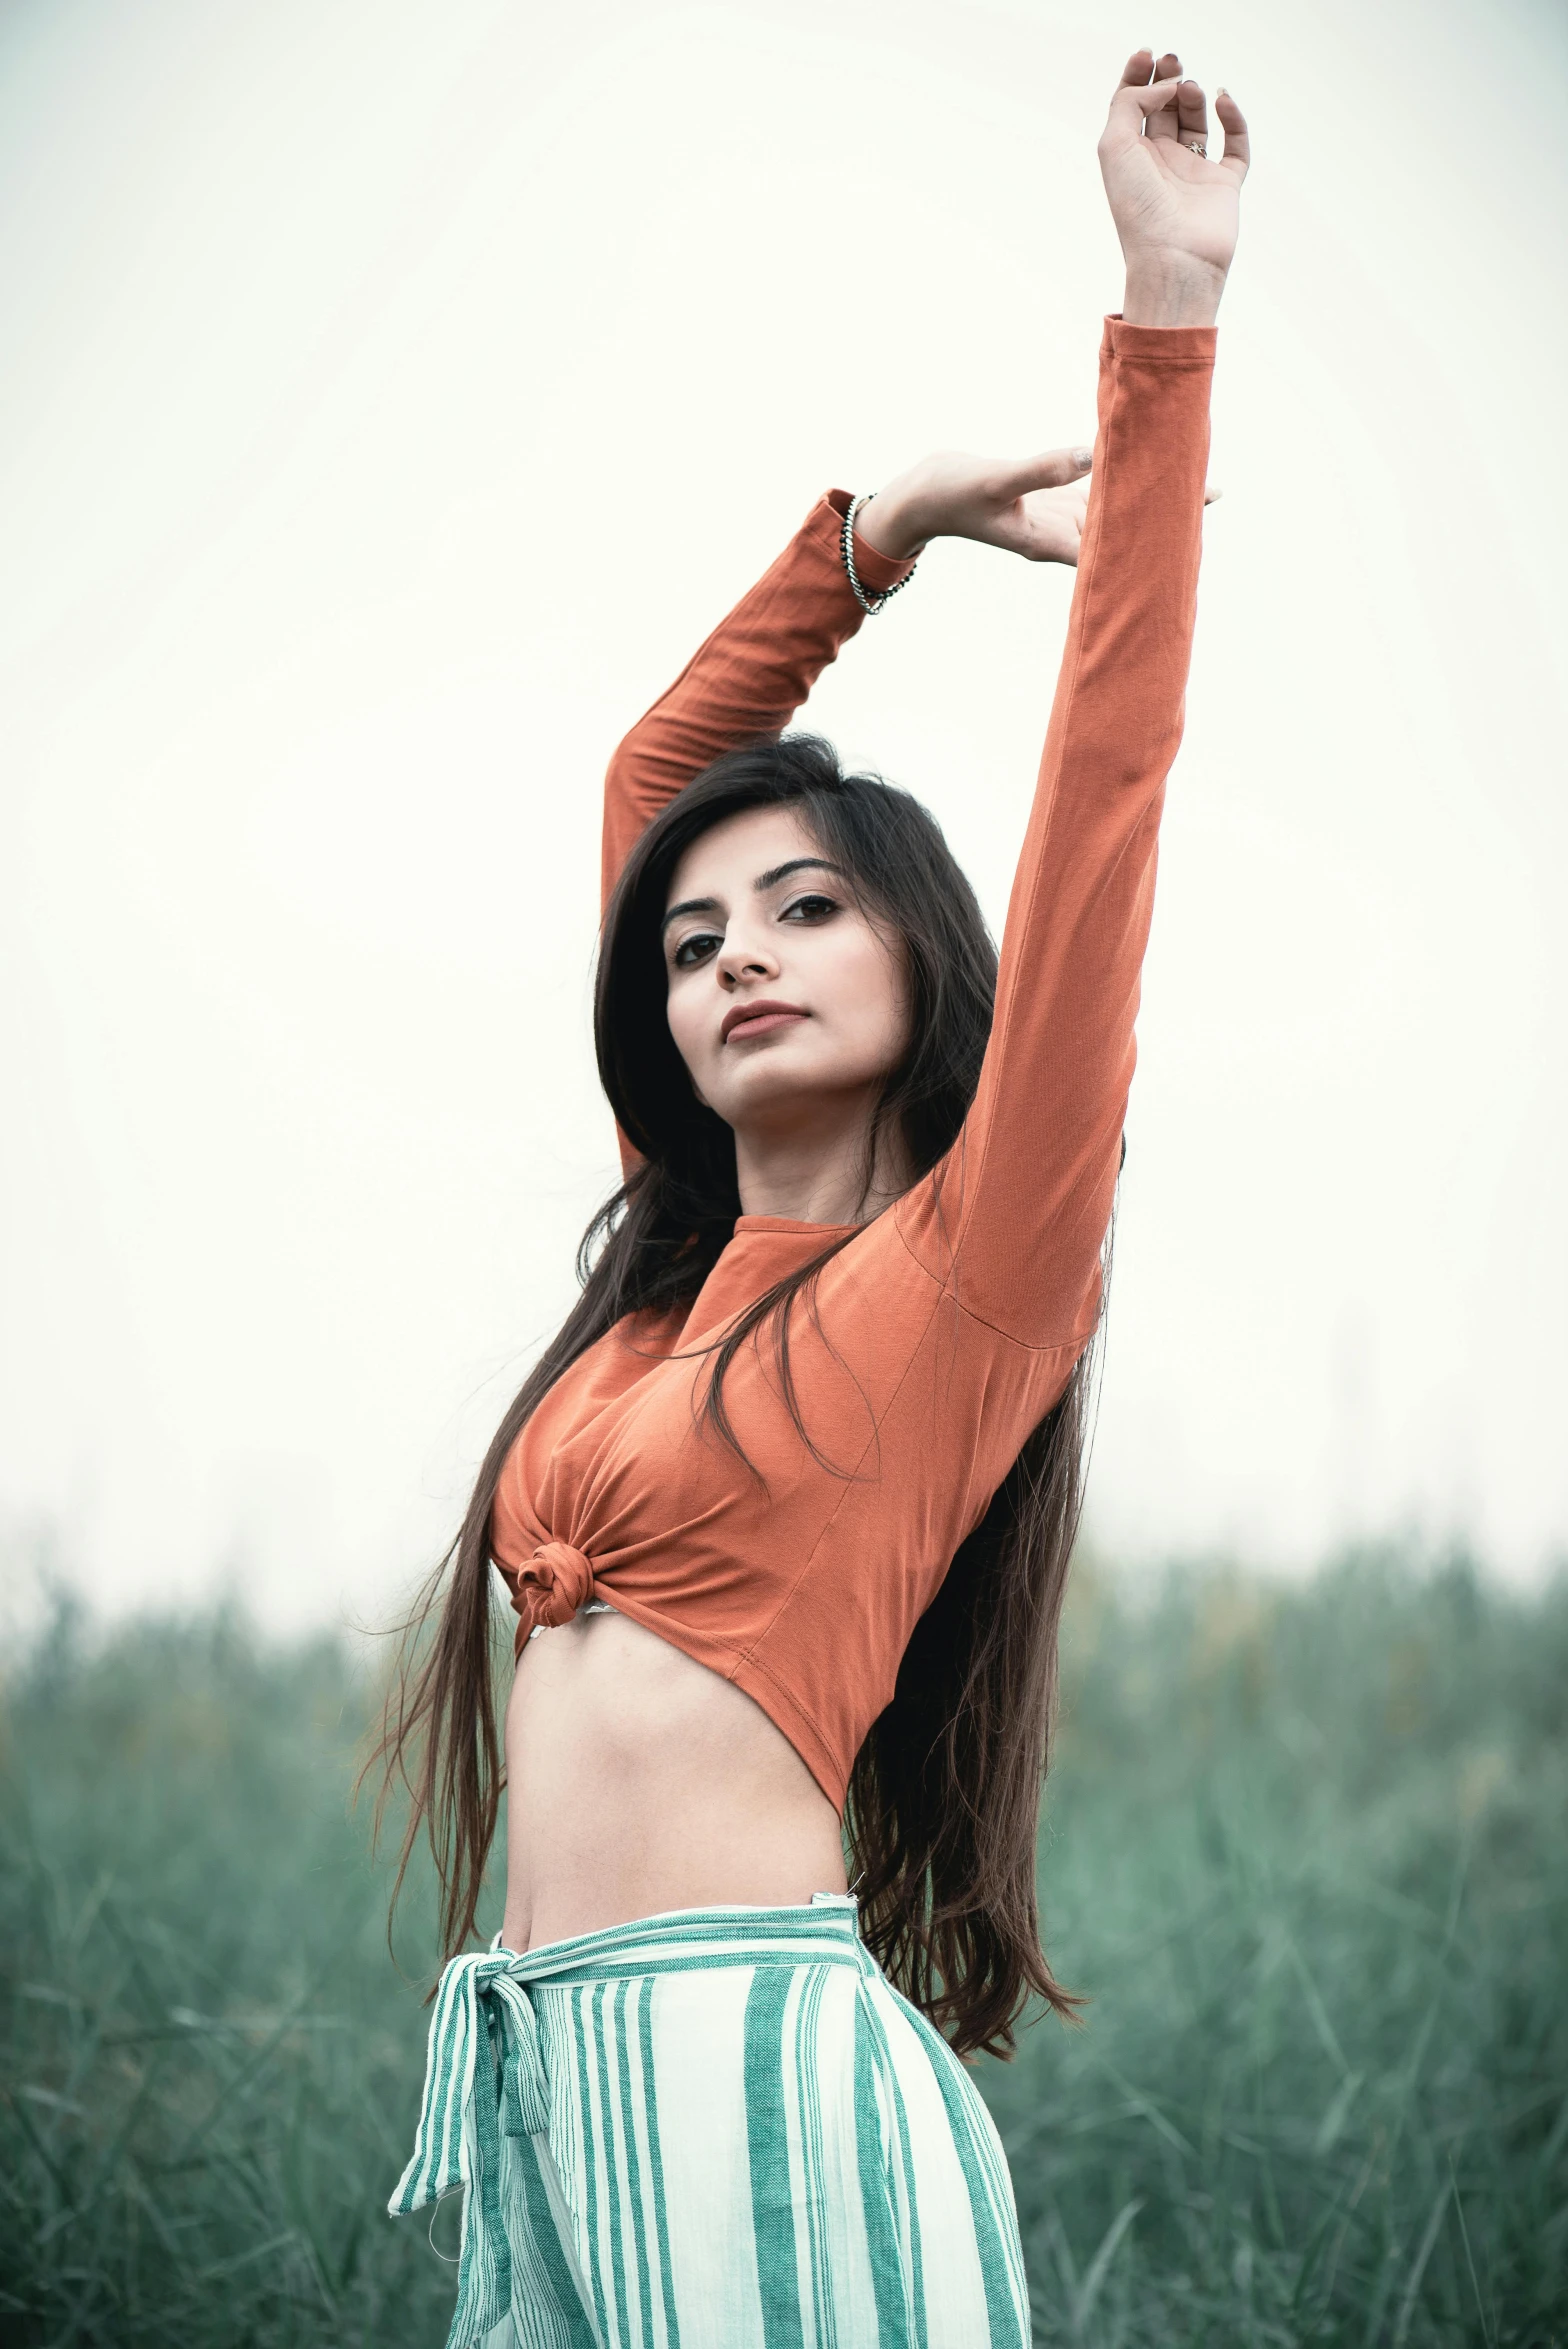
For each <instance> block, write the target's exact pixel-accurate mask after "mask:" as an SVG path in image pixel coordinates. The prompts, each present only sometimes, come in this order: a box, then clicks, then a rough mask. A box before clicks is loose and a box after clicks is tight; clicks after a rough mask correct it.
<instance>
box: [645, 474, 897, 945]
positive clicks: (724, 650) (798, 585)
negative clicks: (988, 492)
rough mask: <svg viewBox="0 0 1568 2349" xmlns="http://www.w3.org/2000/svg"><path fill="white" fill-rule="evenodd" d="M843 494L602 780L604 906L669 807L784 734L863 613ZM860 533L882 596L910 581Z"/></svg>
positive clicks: (726, 625) (816, 510) (862, 559)
mask: <svg viewBox="0 0 1568 2349" xmlns="http://www.w3.org/2000/svg"><path fill="white" fill-rule="evenodd" d="M849 502H850V501H849V498H848V495H847V494H846V492H845V491H843V490H839V489H835V490H830V491H829V492H828V493H827V495H826V496H825V497H821V498H819V499H818V500H817V503H816V504H815V505H814V506H813V507H812V509H811V511H810V513H809V514H808V515H807V516H806V519H805V521H804V522H803V523H802V524H801V526H800V528H799V530H797V531H796V533H795V535H794V537H793V538H792V539H791V540H790V542H789V545H788V546H787V547H786V548H785V549H784V552H783V553H782V554H781V555H780V556H779V558H778V560H777V562H776V563H774V564H773V565H772V567H771V568H770V569H769V570H767V571H765V572H764V573H763V575H762V577H761V578H760V579H759V580H758V582H757V584H756V586H755V587H754V588H752V590H751V592H750V593H749V594H748V595H744V596H742V598H741V600H740V602H739V603H738V604H737V605H736V606H735V609H734V610H733V611H732V612H731V613H730V615H729V617H728V618H727V619H725V620H721V621H720V622H719V625H718V627H717V628H715V630H714V631H713V634H712V635H711V636H710V637H709V638H708V640H707V642H706V643H705V644H703V645H701V646H699V648H698V650H697V651H696V652H695V653H694V654H693V655H692V657H691V659H690V660H689V661H688V662H687V664H686V666H685V668H684V669H683V670H682V671H681V673H680V675H679V676H678V677H677V678H676V680H675V683H674V684H673V685H672V686H671V687H670V688H669V690H668V692H666V693H663V694H661V695H660V697H659V699H658V700H657V701H656V702H655V703H654V705H653V707H652V709H651V710H649V712H648V714H647V716H646V717H643V718H639V719H638V721H637V724H636V725H635V726H634V727H633V728H632V730H631V732H630V733H629V734H628V735H627V737H626V739H625V741H624V742H623V743H622V744H621V746H620V748H619V749H618V750H617V751H616V753H615V756H614V758H613V759H612V760H611V761H610V768H609V772H608V774H607V775H606V776H605V780H604V844H603V860H602V864H601V869H600V881H601V901H602V902H608V899H609V895H610V891H611V890H612V889H613V888H614V886H615V884H616V881H617V880H618V879H619V877H620V871H621V867H622V865H624V863H625V862H626V858H627V856H628V854H629V852H630V850H631V848H632V845H633V843H634V842H635V841H636V840H637V838H638V836H639V834H640V833H642V832H643V831H644V830H645V829H646V827H647V826H648V824H650V823H651V822H652V820H653V818H654V817H655V816H656V815H657V814H658V813H659V811H660V809H661V808H663V807H665V806H667V805H668V803H669V801H670V800H672V799H673V798H674V797H675V794H676V793H677V792H678V791H679V790H681V789H682V787H683V786H684V785H685V784H687V783H689V782H690V781H691V779H692V777H693V776H694V775H700V774H701V772H702V770H703V768H704V767H707V766H711V765H712V763H713V761H714V760H715V759H716V758H718V757H719V756H720V755H721V754H722V753H723V752H724V751H727V750H734V749H736V748H737V747H738V746H739V745H740V744H741V743H745V742H754V741H756V740H757V738H758V737H759V736H760V735H764V734H778V733H780V732H782V730H783V728H784V727H786V726H787V725H788V724H789V721H790V719H791V718H792V717H793V716H794V714H795V712H796V711H797V710H798V709H799V707H800V705H801V703H802V702H803V701H804V700H805V698H806V696H807V694H808V693H809V692H810V691H811V688H812V686H813V685H814V684H815V683H816V681H817V679H818V677H820V676H821V674H822V672H823V670H824V669H825V668H826V667H827V665H828V663H829V662H830V661H831V660H832V659H834V657H835V656H836V654H837V652H838V650H839V647H840V646H841V645H843V644H845V643H847V642H848V640H849V638H850V637H852V636H853V635H854V634H855V632H856V630H857V629H858V628H859V626H860V623H861V621H862V620H863V619H864V618H865V612H864V610H863V608H862V607H861V605H860V604H859V603H858V602H857V600H856V598H855V596H854V593H853V592H852V590H851V588H850V584H849V577H848V574H847V572H846V571H845V569H844V564H843V561H842V558H841V554H840V547H839V539H840V533H841V531H842V529H843V519H844V516H845V514H846V513H847V512H848V510H849ZM912 559H913V558H912V557H910V556H900V557H894V558H889V557H888V556H886V555H883V554H881V553H879V552H878V551H877V549H876V548H875V547H872V546H870V545H868V544H867V543H866V541H865V540H864V538H863V537H862V535H861V534H860V532H859V531H857V532H856V543H855V568H856V570H857V572H858V573H859V575H860V579H861V582H862V584H863V585H864V586H865V588H866V589H867V590H868V592H870V593H872V594H877V593H880V592H881V591H883V590H884V589H887V588H890V587H894V586H896V585H897V583H898V582H899V581H900V580H901V579H903V578H904V577H906V576H907V574H908V571H909V567H910V562H911V561H912Z"/></svg>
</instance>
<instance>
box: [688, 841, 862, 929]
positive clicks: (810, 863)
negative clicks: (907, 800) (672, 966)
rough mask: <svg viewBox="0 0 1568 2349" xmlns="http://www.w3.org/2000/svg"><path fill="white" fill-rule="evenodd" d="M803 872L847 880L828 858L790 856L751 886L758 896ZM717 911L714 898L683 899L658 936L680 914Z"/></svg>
mask: <svg viewBox="0 0 1568 2349" xmlns="http://www.w3.org/2000/svg"><path fill="white" fill-rule="evenodd" d="M804 872H813V873H836V874H837V875H838V877H839V879H840V880H841V881H842V880H846V879H847V878H848V875H847V874H846V873H845V871H844V868H843V866H842V865H836V864H834V863H833V861H832V859H831V858H830V857H825V856H792V857H791V858H790V859H789V861H788V863H787V864H782V865H769V867H768V869H767V871H766V872H765V873H759V874H758V875H757V878H756V879H755V881H753V883H752V884H751V885H752V887H753V889H755V890H756V892H757V894H758V895H759V896H760V895H761V894H762V892H763V891H764V890H765V889H776V888H777V887H778V885H779V883H780V882H781V881H787V880H788V879H789V876H790V874H791V873H804ZM719 910H720V907H719V901H718V899H717V898H716V897H683V898H682V899H681V901H680V904H679V905H672V906H671V908H670V910H669V912H668V913H667V914H666V915H665V917H664V919H663V921H662V922H661V923H660V924H659V932H660V935H661V936H662V935H663V933H664V932H665V931H666V930H667V929H668V928H669V926H670V924H671V922H673V921H675V920H676V919H677V918H678V917H679V916H680V915H681V914H694V913H718V912H719Z"/></svg>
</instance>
